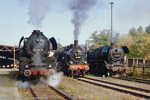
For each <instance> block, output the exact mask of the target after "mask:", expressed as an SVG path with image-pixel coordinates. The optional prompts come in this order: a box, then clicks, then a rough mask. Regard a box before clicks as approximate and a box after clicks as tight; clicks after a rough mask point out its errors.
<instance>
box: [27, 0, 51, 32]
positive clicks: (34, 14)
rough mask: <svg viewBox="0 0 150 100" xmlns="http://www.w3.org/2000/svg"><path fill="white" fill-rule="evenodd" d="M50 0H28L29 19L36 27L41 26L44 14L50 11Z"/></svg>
mask: <svg viewBox="0 0 150 100" xmlns="http://www.w3.org/2000/svg"><path fill="white" fill-rule="evenodd" d="M50 3H51V0H30V1H29V12H28V15H29V21H28V23H30V24H32V25H33V26H34V27H36V29H39V28H41V27H42V22H43V20H44V19H45V16H46V15H47V14H48V12H49V11H50Z"/></svg>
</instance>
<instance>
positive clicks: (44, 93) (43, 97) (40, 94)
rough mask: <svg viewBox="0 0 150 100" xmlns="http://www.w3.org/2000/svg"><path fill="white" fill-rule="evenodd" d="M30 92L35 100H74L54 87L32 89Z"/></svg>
mask: <svg viewBox="0 0 150 100" xmlns="http://www.w3.org/2000/svg"><path fill="white" fill-rule="evenodd" d="M30 91H31V93H32V95H33V98H31V99H34V100H73V99H72V98H71V97H69V96H67V95H66V94H64V93H63V92H61V91H59V90H57V89H56V88H54V87H52V86H48V87H42V88H32V87H30Z"/></svg>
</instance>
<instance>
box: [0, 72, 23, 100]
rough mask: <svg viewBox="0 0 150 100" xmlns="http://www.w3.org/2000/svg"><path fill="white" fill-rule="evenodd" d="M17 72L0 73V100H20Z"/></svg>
mask: <svg viewBox="0 0 150 100" xmlns="http://www.w3.org/2000/svg"><path fill="white" fill-rule="evenodd" d="M17 73H18V72H17V71H4V72H2V71H0V100H21V98H20V95H19V92H18V88H17V84H16V75H17Z"/></svg>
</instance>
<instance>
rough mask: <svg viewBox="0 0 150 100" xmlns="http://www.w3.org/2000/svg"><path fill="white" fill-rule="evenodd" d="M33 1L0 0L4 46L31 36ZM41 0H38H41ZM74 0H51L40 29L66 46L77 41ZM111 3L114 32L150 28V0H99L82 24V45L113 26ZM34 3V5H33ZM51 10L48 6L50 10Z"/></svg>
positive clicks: (32, 28) (0, 32)
mask: <svg viewBox="0 0 150 100" xmlns="http://www.w3.org/2000/svg"><path fill="white" fill-rule="evenodd" d="M30 1H31V0H0V45H11V46H13V45H18V44H19V40H20V38H21V37H22V36H24V37H28V36H29V35H31V33H32V31H33V30H36V27H35V26H33V25H32V24H31V23H28V22H29V20H30V17H29V14H28V12H29V4H30V3H29V2H30ZM37 1H38V0H37ZM69 1H70V0H50V3H48V4H47V5H48V6H49V7H50V8H49V11H48V12H47V13H46V16H45V18H44V19H43V21H42V24H41V27H40V28H39V30H40V31H41V32H43V33H44V34H45V36H47V37H48V38H51V37H55V39H56V41H57V42H58V40H59V42H60V43H61V44H62V45H63V46H65V45H68V44H71V43H73V42H74V35H73V30H74V25H73V24H72V22H71V20H72V18H73V11H71V10H70V9H69V7H68V5H69ZM110 2H114V4H113V31H114V32H118V33H120V34H127V33H128V31H129V29H130V28H132V27H135V28H138V27H139V26H142V27H144V28H145V27H147V26H148V25H149V24H150V6H149V5H150V0H97V2H96V4H95V5H94V6H92V7H91V8H90V9H89V10H88V11H87V15H88V17H87V19H85V21H84V22H83V24H82V25H81V27H80V35H79V38H78V40H79V44H85V41H86V40H87V39H88V38H89V36H90V35H91V34H92V33H93V32H94V31H101V30H103V29H110V28H111V24H110V22H111V20H110V18H111V14H110V13H111V10H110V8H111V7H110ZM30 6H32V5H30ZM46 10H47V9H46Z"/></svg>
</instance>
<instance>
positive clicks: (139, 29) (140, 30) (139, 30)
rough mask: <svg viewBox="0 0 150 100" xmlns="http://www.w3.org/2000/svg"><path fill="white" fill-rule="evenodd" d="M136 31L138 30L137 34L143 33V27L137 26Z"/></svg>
mask: <svg viewBox="0 0 150 100" xmlns="http://www.w3.org/2000/svg"><path fill="white" fill-rule="evenodd" d="M137 31H138V34H139V35H142V34H144V30H143V27H142V26H139V28H138V29H137Z"/></svg>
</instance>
